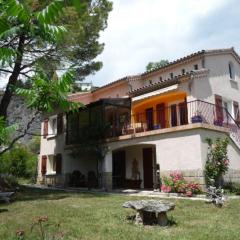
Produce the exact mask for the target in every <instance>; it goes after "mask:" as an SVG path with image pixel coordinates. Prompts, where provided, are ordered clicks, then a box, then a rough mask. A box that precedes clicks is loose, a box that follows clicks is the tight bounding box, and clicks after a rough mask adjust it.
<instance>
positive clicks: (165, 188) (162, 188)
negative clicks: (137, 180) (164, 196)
mask: <svg viewBox="0 0 240 240" xmlns="http://www.w3.org/2000/svg"><path fill="white" fill-rule="evenodd" d="M171 190H172V188H171V187H170V186H165V185H162V186H161V191H162V192H165V193H169V192H171Z"/></svg>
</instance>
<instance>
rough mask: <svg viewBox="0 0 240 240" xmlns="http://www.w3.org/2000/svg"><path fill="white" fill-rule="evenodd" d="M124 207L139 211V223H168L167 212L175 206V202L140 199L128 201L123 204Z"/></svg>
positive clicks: (137, 219) (137, 221) (162, 224)
mask: <svg viewBox="0 0 240 240" xmlns="http://www.w3.org/2000/svg"><path fill="white" fill-rule="evenodd" d="M122 206H123V207H124V208H132V209H134V210H136V211H137V214H136V221H135V222H136V223H137V224H148V225H151V224H159V225H160V226H167V225H168V218H167V212H168V211H170V210H173V209H174V208H175V204H173V203H171V202H167V201H161V200H159V201H156V200H139V201H128V202H125V203H124V204H123V205H122Z"/></svg>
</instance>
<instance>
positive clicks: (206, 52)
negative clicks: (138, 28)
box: [76, 47, 240, 94]
mask: <svg viewBox="0 0 240 240" xmlns="http://www.w3.org/2000/svg"><path fill="white" fill-rule="evenodd" d="M223 53H225V54H226V53H231V54H233V56H234V57H235V59H236V60H237V61H238V62H239V63H240V57H239V55H238V54H237V53H236V51H235V50H234V48H233V47H231V48H220V49H212V50H201V51H198V52H195V53H192V54H190V55H187V56H185V57H182V58H179V59H177V60H175V61H172V62H170V63H168V64H166V65H165V66H163V67H159V68H155V69H153V70H150V71H146V72H144V73H142V74H139V75H133V76H125V77H123V78H120V79H118V80H116V81H113V82H110V83H108V84H106V85H103V86H101V87H99V88H97V89H94V90H92V91H91V92H89V93H90V94H91V93H96V92H98V91H100V90H102V89H104V88H107V87H109V86H113V85H115V84H118V83H122V82H126V81H128V80H130V79H141V78H144V77H147V76H148V75H152V74H155V73H157V72H158V71H161V70H165V69H167V68H169V67H173V66H174V65H177V64H181V63H184V62H186V61H191V60H194V59H196V58H197V59H198V58H201V57H203V56H208V55H216V54H223ZM186 74H187V73H186ZM178 77H179V76H176V78H178ZM174 79H175V78H174ZM171 80H172V79H166V80H163V81H159V82H157V83H155V84H153V85H154V86H157V85H160V84H163V85H164V83H165V84H167V82H171ZM148 87H149V86H148ZM142 88H145V87H142ZM142 88H141V89H142ZM136 91H139V89H136V90H134V91H130V94H133V93H134V92H136ZM76 94H77V93H76Z"/></svg>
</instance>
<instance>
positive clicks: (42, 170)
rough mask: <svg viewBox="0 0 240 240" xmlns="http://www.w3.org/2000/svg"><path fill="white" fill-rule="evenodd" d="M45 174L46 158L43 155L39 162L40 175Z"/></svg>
mask: <svg viewBox="0 0 240 240" xmlns="http://www.w3.org/2000/svg"><path fill="white" fill-rule="evenodd" d="M46 172H47V156H46V155H43V156H42V161H41V173H42V175H45V174H46Z"/></svg>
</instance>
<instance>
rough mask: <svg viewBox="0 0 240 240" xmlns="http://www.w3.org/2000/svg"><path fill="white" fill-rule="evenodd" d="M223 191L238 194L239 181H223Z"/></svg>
mask: <svg viewBox="0 0 240 240" xmlns="http://www.w3.org/2000/svg"><path fill="white" fill-rule="evenodd" d="M223 188H224V191H225V190H226V192H230V193H234V194H236V195H240V183H239V182H227V183H224V186H223Z"/></svg>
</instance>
